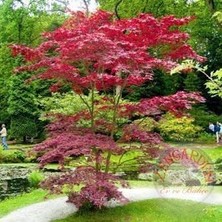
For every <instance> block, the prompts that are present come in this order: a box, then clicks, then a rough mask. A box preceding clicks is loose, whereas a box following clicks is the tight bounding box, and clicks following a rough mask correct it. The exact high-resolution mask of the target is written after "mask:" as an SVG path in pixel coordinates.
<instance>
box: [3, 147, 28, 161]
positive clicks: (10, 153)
mask: <svg viewBox="0 0 222 222" xmlns="http://www.w3.org/2000/svg"><path fill="white" fill-rule="evenodd" d="M24 160H25V153H24V152H23V151H18V150H16V151H14V150H7V151H1V152H0V163H22V162H24Z"/></svg>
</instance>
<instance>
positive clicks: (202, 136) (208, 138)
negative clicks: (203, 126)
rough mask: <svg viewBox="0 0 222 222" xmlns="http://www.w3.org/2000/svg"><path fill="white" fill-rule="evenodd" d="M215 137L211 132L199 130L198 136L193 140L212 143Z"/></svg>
mask: <svg viewBox="0 0 222 222" xmlns="http://www.w3.org/2000/svg"><path fill="white" fill-rule="evenodd" d="M215 141H216V138H215V135H214V134H212V133H207V132H201V133H199V134H198V137H197V138H196V139H195V140H194V142H196V143H204V144H212V143H215Z"/></svg>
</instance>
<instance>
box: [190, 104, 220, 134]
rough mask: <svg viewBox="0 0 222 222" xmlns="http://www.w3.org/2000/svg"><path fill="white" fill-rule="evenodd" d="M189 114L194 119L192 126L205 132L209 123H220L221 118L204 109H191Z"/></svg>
mask: <svg viewBox="0 0 222 222" xmlns="http://www.w3.org/2000/svg"><path fill="white" fill-rule="evenodd" d="M190 114H191V116H192V117H193V118H194V124H195V125H198V126H201V127H203V128H204V129H205V130H207V131H208V125H209V123H210V122H212V123H216V122H217V121H219V122H220V121H221V118H222V116H217V115H216V114H214V113H212V112H209V111H207V110H205V107H195V108H192V110H191V111H190Z"/></svg>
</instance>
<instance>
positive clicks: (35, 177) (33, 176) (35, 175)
mask: <svg viewBox="0 0 222 222" xmlns="http://www.w3.org/2000/svg"><path fill="white" fill-rule="evenodd" d="M44 179H45V177H44V174H43V173H42V172H40V171H33V172H31V173H30V174H29V175H28V181H29V184H30V186H31V187H32V188H39V187H40V183H41V182H42V181H43V180H44Z"/></svg>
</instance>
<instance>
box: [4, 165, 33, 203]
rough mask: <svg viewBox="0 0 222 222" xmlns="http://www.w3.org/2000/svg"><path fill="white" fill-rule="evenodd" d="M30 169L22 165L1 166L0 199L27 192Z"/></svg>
mask: <svg viewBox="0 0 222 222" xmlns="http://www.w3.org/2000/svg"><path fill="white" fill-rule="evenodd" d="M30 172H31V170H30V169H28V168H24V167H14V166H13V167H11V166H1V170H0V200H3V199H5V198H7V197H12V196H15V195H18V194H20V193H23V192H27V190H28V187H29V182H28V178H27V176H28V174H29V173H30Z"/></svg>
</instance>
